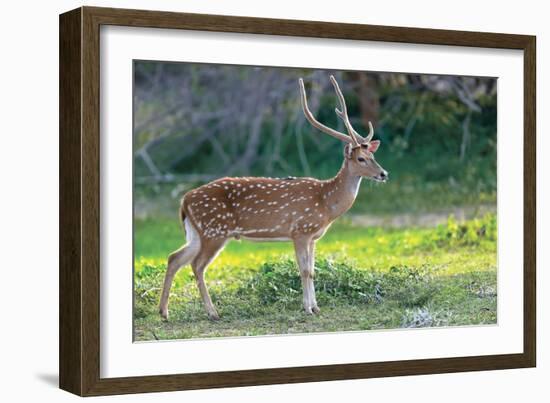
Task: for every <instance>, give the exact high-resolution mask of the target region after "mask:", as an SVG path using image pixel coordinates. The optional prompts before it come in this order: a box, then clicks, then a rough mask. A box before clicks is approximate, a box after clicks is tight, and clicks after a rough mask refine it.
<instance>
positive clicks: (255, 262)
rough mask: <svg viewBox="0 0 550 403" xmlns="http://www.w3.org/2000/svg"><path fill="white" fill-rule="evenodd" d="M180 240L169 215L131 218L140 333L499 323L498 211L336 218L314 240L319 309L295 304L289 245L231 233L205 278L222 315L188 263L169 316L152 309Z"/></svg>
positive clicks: (151, 336) (297, 287) (169, 335)
mask: <svg viewBox="0 0 550 403" xmlns="http://www.w3.org/2000/svg"><path fill="white" fill-rule="evenodd" d="M183 242H184V238H183V235H182V230H181V228H180V226H179V224H178V223H177V221H176V220H167V219H155V220H152V219H147V220H138V221H136V223H135V256H136V260H135V277H134V278H135V283H134V298H135V305H134V331H135V339H136V340H137V341H143V340H155V339H180V338H191V337H216V336H243V335H265V334H285V333H304V332H328V331H349V330H369V329H391V328H400V327H430V326H454V325H475V324H493V323H496V312H497V311H496V308H497V294H496V290H497V287H496V281H497V270H496V218H495V216H494V215H491V214H489V215H486V216H485V217H483V218H480V219H476V220H471V221H468V222H466V223H457V222H456V221H455V220H453V219H449V221H448V223H447V224H446V225H441V226H439V227H437V228H399V229H384V228H363V227H358V226H354V225H351V223H350V222H349V221H347V222H346V220H341V221H340V222H339V223H337V224H335V225H334V226H333V227H332V228H331V229H330V230H329V232H328V233H327V234H326V235H325V237H324V238H323V239H322V240H321V241H319V242H318V246H317V257H316V279H315V287H316V290H317V299H318V302H319V306H320V308H321V313H320V314H319V315H315V316H307V315H305V314H304V313H303V312H302V310H301V300H302V298H301V283H300V279H299V275H298V270H297V268H296V266H295V263H294V252H293V248H292V245H291V244H289V243H286V242H281V243H252V242H247V241H231V242H230V243H229V244H228V245H227V247H226V248H225V250H224V251H223V252H222V253H221V254H220V256H218V258H217V259H216V260H215V261H214V262H213V264H212V265H211V266H210V268H209V270H208V272H207V275H206V280H207V283H208V285H209V288H210V292H211V295H212V299H213V301H214V303H215V305H216V307H217V309H218V312H219V313H220V315H221V320H220V321H217V322H211V321H209V320H208V319H207V318H206V314H205V312H204V309H203V307H202V303H201V301H200V297H199V295H198V291H197V289H196V286H195V283H194V279H193V275H192V272H191V269H190V267H186V268H183V269H182V270H180V272H179V273H178V275H177V276H176V279H175V281H174V285H173V287H172V295H171V297H170V320H169V321H168V322H166V321H162V320H161V318H160V316H159V315H158V313H157V307H158V300H159V294H160V287H161V286H162V281H163V276H164V271H165V267H166V266H165V262H166V256H167V255H168V253H170V252H171V251H172V250H175V249H176V248H178V247H179V246H181V244H182V243H183Z"/></svg>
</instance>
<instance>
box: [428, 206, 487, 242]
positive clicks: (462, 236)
mask: <svg viewBox="0 0 550 403" xmlns="http://www.w3.org/2000/svg"><path fill="white" fill-rule="evenodd" d="M496 239H497V218H496V215H495V214H493V213H488V214H486V215H485V216H483V217H482V218H476V219H473V220H468V221H465V222H458V221H457V220H456V219H455V217H454V216H452V215H451V216H449V218H448V219H447V224H444V225H439V226H438V227H437V231H435V233H434V239H433V241H434V242H435V243H436V244H437V245H438V246H439V247H442V246H469V245H479V244H480V243H482V242H483V241H485V240H486V241H492V242H494V241H496Z"/></svg>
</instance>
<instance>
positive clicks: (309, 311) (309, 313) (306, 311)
mask: <svg viewBox="0 0 550 403" xmlns="http://www.w3.org/2000/svg"><path fill="white" fill-rule="evenodd" d="M304 311H305V313H306V315H313V309H312V308H311V307H310V306H305V307H304Z"/></svg>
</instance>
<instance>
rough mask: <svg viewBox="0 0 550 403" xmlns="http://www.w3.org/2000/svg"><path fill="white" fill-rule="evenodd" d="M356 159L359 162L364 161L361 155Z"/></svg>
mask: <svg viewBox="0 0 550 403" xmlns="http://www.w3.org/2000/svg"><path fill="white" fill-rule="evenodd" d="M357 161H359V162H365V159H364V158H363V157H359V158H357Z"/></svg>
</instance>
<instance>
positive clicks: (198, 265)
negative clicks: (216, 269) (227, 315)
mask: <svg viewBox="0 0 550 403" xmlns="http://www.w3.org/2000/svg"><path fill="white" fill-rule="evenodd" d="M226 241H227V240H226V239H222V240H203V241H201V250H200V252H199V254H198V255H197V256H196V257H195V258H194V259H193V261H192V262H191V267H192V268H193V273H194V274H195V279H196V281H197V287H198V288H199V292H200V294H201V298H202V302H203V304H204V308H205V309H206V313H207V314H208V318H209V319H211V320H218V319H219V318H220V316H219V315H218V312H217V311H216V308H215V307H214V304H213V303H212V299H211V298H210V294H209V293H208V288H206V283H205V282H204V272H205V271H206V268H207V267H208V265H209V264H210V263H211V262H212V260H214V259H215V257H216V256H217V255H218V253H220V251H221V250H222V249H223V247H224V245H225V242H226Z"/></svg>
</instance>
